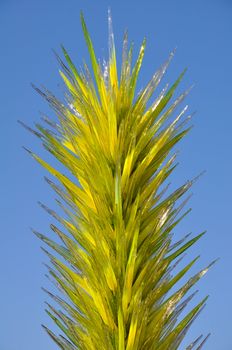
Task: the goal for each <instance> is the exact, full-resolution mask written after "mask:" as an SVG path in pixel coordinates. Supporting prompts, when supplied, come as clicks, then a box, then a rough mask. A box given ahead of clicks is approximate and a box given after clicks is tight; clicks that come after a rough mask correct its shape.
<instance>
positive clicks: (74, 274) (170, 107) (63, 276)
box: [31, 15, 209, 350]
mask: <svg viewBox="0 0 232 350" xmlns="http://www.w3.org/2000/svg"><path fill="white" fill-rule="evenodd" d="M81 22H82V27H83V32H84V37H85V40H86V43H87V47H88V50H89V54H90V59H91V64H92V71H93V75H94V79H92V77H91V74H90V71H89V69H88V68H87V65H84V71H83V72H78V70H77V69H76V68H75V66H74V64H73V63H72V61H71V58H70V57H69V55H68V53H67V52H66V50H65V49H64V48H63V53H64V56H65V59H66V61H67V65H66V64H65V63H64V62H63V61H62V60H61V59H60V58H58V59H59V62H60V64H61V67H62V71H61V72H60V74H61V76H62V78H63V80H64V82H65V84H66V86H67V89H68V95H67V96H66V103H65V104H63V103H61V102H59V101H58V100H57V99H56V98H55V97H54V96H53V95H52V94H51V93H50V92H49V91H47V90H43V91H41V90H39V89H37V88H36V89H37V90H38V91H39V92H40V93H41V94H42V95H43V96H44V97H45V98H46V100H47V101H48V102H49V104H50V105H51V106H52V107H53V109H54V110H55V112H56V114H57V116H58V119H59V123H58V124H56V123H54V122H51V120H49V119H48V118H47V117H46V118H44V120H45V122H47V123H48V124H49V125H50V126H51V127H54V128H55V129H56V132H53V131H51V129H49V130H47V129H46V128H45V127H43V126H41V125H36V126H37V131H34V133H36V135H37V136H39V137H40V138H41V140H42V142H43V145H44V147H45V148H46V149H47V150H48V151H49V152H50V153H51V154H52V155H54V156H55V157H56V158H57V159H58V160H59V161H60V162H61V163H62V165H64V166H65V168H66V169H68V170H69V172H70V173H71V174H72V177H68V176H67V175H64V174H62V173H61V172H60V171H58V170H56V169H54V168H53V167H52V166H51V165H49V164H48V163H46V162H45V161H44V160H42V159H41V158H39V157H38V156H37V155H35V154H33V153H31V154H32V155H33V157H34V158H35V159H36V160H37V161H38V162H39V163H40V164H42V166H44V167H45V168H46V169H47V170H48V171H49V172H50V173H51V174H52V175H53V176H55V177H56V178H57V179H58V181H59V182H60V183H61V185H62V187H59V186H58V185H56V184H55V183H53V182H52V181H51V180H48V179H47V181H48V183H49V184H50V185H51V187H52V188H53V189H54V190H55V191H56V193H57V194H58V195H59V196H60V197H61V198H62V200H63V201H62V203H63V204H61V203H60V205H61V207H62V208H63V210H64V212H65V218H61V217H59V216H58V215H57V214H56V213H54V212H53V211H52V210H50V209H48V208H47V207H46V206H44V205H42V206H43V207H44V208H45V209H47V211H48V212H49V213H50V214H52V215H53V216H54V217H55V218H56V219H57V220H58V221H59V223H60V224H62V225H63V227H64V229H65V232H63V231H62V230H61V229H60V228H58V227H56V226H55V225H51V229H52V230H53V231H54V232H55V233H56V234H57V235H58V237H59V238H60V239H61V241H62V242H63V243H62V244H61V245H60V244H58V243H57V242H56V241H53V240H51V239H50V238H47V237H46V236H44V235H42V234H40V233H38V232H36V234H37V235H38V236H39V238H41V239H42V240H43V241H44V242H45V243H46V244H47V245H48V246H50V247H51V248H53V249H54V251H55V252H57V253H58V254H59V255H60V256H61V257H62V258H61V259H60V258H59V257H58V256H57V255H52V254H51V253H49V252H47V254H48V256H49V258H50V261H51V264H52V266H53V268H52V267H48V268H49V273H50V275H51V276H52V278H53V279H54V281H55V283H56V285H57V286H58V287H59V289H60V290H61V291H62V292H63V293H64V294H65V297H64V299H61V298H60V296H55V295H53V294H52V293H50V292H48V293H49V295H50V296H51V297H52V298H53V299H54V300H55V301H56V302H57V303H58V304H60V306H61V307H62V309H63V311H61V310H57V309H55V308H54V307H53V306H51V305H49V304H48V310H47V313H48V314H49V316H50V317H51V318H52V319H53V320H54V322H55V323H56V324H57V325H58V327H59V328H60V329H61V331H62V333H63V335H60V336H59V337H58V336H56V335H55V334H54V333H53V332H52V331H51V330H49V329H47V328H46V327H45V329H46V330H47V332H48V334H49V335H50V336H51V337H52V339H53V340H54V341H55V343H56V344H57V345H58V347H59V348H61V349H65V350H74V349H81V350H115V349H117V350H140V349H141V350H142V349H143V350H174V349H178V348H179V345H180V343H181V342H182V340H183V338H184V336H185V334H186V332H187V330H188V328H189V327H190V325H191V324H192V322H193V320H194V319H195V318H196V316H197V315H198V314H199V312H200V311H201V310H202V308H203V307H204V305H205V302H206V299H207V298H204V299H203V300H202V301H201V302H200V303H198V304H197V305H196V306H195V307H194V308H193V309H191V311H188V312H187V314H186V313H185V316H184V317H182V318H180V317H179V315H180V314H181V313H182V311H183V310H184V309H185V307H186V306H187V304H188V303H189V301H190V300H191V299H192V297H193V296H194V295H195V292H193V293H192V294H190V295H189V294H187V293H188V292H189V290H190V289H191V288H192V287H193V286H194V285H195V283H196V282H197V281H198V280H199V279H200V278H201V277H202V276H203V275H204V274H205V273H206V272H207V270H208V268H209V267H207V268H206V269H203V270H202V271H200V272H199V273H197V274H196V275H194V276H193V277H192V278H190V279H189V280H188V282H186V283H184V285H180V284H179V280H180V279H181V278H182V277H183V276H184V275H185V274H186V273H187V272H188V270H189V269H190V268H191V267H192V265H193V264H194V263H195V262H196V260H197V259H198V258H195V259H194V260H193V261H191V262H190V263H188V265H187V266H185V267H184V268H183V269H181V270H180V271H179V272H177V273H176V274H173V269H174V268H175V267H176V265H177V263H178V262H179V261H180V258H181V256H182V254H183V253H184V252H185V251H186V250H187V249H188V248H189V247H190V246H192V245H193V244H194V243H195V242H197V241H198V239H199V238H200V237H201V236H202V235H203V233H201V234H199V235H197V236H196V237H194V238H192V239H190V240H188V238H187V236H186V237H184V238H183V239H181V240H180V241H178V242H176V243H173V240H172V231H173V229H174V228H175V227H176V225H177V224H178V223H179V222H180V221H181V220H182V219H183V218H184V217H185V216H186V214H187V213H188V212H189V210H187V211H186V212H184V213H183V214H181V215H179V213H180V211H181V210H182V209H183V207H184V205H185V203H186V199H184V200H182V201H181V203H179V202H178V201H179V200H180V199H181V198H182V197H183V196H184V194H185V193H186V192H187V191H188V189H189V188H190V187H191V185H192V184H193V182H194V180H193V181H188V182H186V183H185V184H184V185H183V186H181V187H180V188H178V189H177V190H175V191H174V192H173V193H171V194H167V192H166V189H167V187H165V185H164V183H165V180H166V179H167V178H168V177H169V175H170V174H171V173H172V172H173V170H174V169H175V164H174V163H175V155H173V156H171V157H170V156H169V155H170V152H171V151H172V150H173V147H174V146H175V145H176V144H177V143H178V142H179V141H180V140H181V139H182V138H183V137H184V136H185V135H186V134H187V132H188V131H189V129H190V127H186V126H185V125H186V122H187V121H188V119H189V118H188V117H187V118H185V117H184V120H183V121H182V120H181V121H180V119H181V118H182V116H183V115H184V113H185V111H186V109H187V107H185V108H184V109H183V110H182V111H181V113H180V114H179V115H178V116H177V117H176V118H175V119H174V121H171V122H169V120H170V117H171V116H172V115H173V112H174V111H175V109H176V108H177V107H178V106H179V105H180V103H181V102H182V101H183V100H184V98H185V96H186V95H187V93H188V92H187V91H186V92H184V93H182V94H181V95H180V96H179V97H178V98H177V99H175V100H174V101H173V102H172V103H171V104H169V102H170V100H171V98H172V97H173V94H174V92H175V91H176V88H177V86H178V84H179V83H180V81H181V79H182V77H183V75H184V72H183V73H182V74H181V75H180V76H179V78H178V79H177V80H176V82H175V83H174V84H173V85H172V86H171V87H170V88H168V87H165V88H164V89H163V90H162V91H161V93H160V94H159V95H158V97H157V98H156V99H155V101H154V102H152V103H149V101H150V98H151V97H152V95H153V93H154V91H156V89H157V86H158V84H159V83H160V80H161V78H162V77H163V75H164V73H165V72H166V69H167V67H168V65H169V62H170V60H171V58H172V56H173V54H171V55H170V57H169V59H168V60H167V62H165V63H164V64H163V65H162V66H161V68H160V69H159V70H158V71H157V72H156V73H155V74H154V75H153V77H152V78H151V80H150V81H149V83H148V85H147V86H146V87H145V88H144V89H143V90H142V91H141V92H140V93H139V95H138V96H135V91H136V82H137V77H138V74H139V71H140V67H141V64H142V60H143V56H144V49H145V40H144V41H143V43H142V46H141V49H140V52H139V55H138V58H137V61H136V63H135V65H134V67H131V66H132V63H131V62H132V46H131V47H128V39H127V33H125V36H124V41H123V55H122V65H121V72H120V76H119V78H118V72H117V64H116V53H115V46H114V39H113V32H112V24H111V16H110V15H109V62H108V63H107V64H105V67H104V69H103V68H102V67H101V65H100V64H99V63H98V61H97V58H96V56H95V52H94V48H93V44H92V41H91V39H90V36H89V33H88V31H87V28H86V24H85V21H84V18H83V16H82V15H81ZM148 103H149V105H148ZM165 193H166V194H165ZM183 198H184V197H183ZM177 202H178V203H177ZM64 204H65V205H64ZM176 285H177V288H176V289H175V292H172V287H173V286H176ZM206 338H207V337H206ZM206 338H205V339H203V338H202V336H200V337H198V339H196V340H195V341H194V342H193V343H192V344H191V345H189V347H188V348H187V349H188V350H190V349H200V348H201V347H202V345H203V344H204V343H205V340H206Z"/></svg>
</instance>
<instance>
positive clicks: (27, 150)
mask: <svg viewBox="0 0 232 350" xmlns="http://www.w3.org/2000/svg"><path fill="white" fill-rule="evenodd" d="M22 148H23V149H24V151H26V152H27V153H29V154H30V155H31V156H32V157H34V154H33V152H32V151H30V150H29V149H28V148H26V147H25V146H22Z"/></svg>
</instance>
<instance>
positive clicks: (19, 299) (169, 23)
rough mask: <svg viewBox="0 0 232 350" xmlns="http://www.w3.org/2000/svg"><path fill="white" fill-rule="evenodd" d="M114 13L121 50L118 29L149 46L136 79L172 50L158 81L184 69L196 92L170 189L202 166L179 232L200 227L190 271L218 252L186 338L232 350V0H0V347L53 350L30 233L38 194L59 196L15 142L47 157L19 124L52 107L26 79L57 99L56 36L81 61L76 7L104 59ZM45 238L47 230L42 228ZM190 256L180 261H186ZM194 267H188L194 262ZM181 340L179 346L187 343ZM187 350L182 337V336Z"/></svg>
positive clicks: (42, 221)
mask: <svg viewBox="0 0 232 350" xmlns="http://www.w3.org/2000/svg"><path fill="white" fill-rule="evenodd" d="M108 6H110V7H111V9H112V14H113V24H114V33H115V39H116V46H117V49H118V50H120V49H121V42H122V34H123V31H124V29H125V28H128V30H129V37H130V39H131V40H133V41H134V42H135V48H136V49H137V50H138V47H139V44H140V43H141V41H142V39H143V36H146V37H147V41H148V44H147V52H146V57H145V60H144V65H143V68H142V72H141V76H140V79H139V84H140V86H141V87H142V86H144V85H145V83H146V82H147V80H148V79H149V77H150V76H151V74H152V73H153V72H154V71H155V70H156V69H157V68H158V67H159V65H160V64H161V63H162V62H163V61H164V60H165V59H166V57H167V56H168V54H169V52H170V51H171V50H172V49H173V48H174V47H177V52H176V55H175V59H174V61H173V62H172V64H171V66H170V68H169V71H168V73H167V75H166V77H165V81H170V82H173V81H174V79H175V78H176V77H177V76H178V74H179V73H180V72H181V70H182V69H183V68H184V67H186V66H187V67H188V68H189V69H188V72H187V74H186V77H185V80H184V82H183V84H182V86H181V87H180V89H179V92H180V91H182V90H183V89H184V88H186V87H187V86H189V85H191V84H192V83H194V84H195V88H194V89H193V90H192V92H191V94H190V96H189V97H188V99H187V100H188V101H187V103H188V104H189V105H190V109H191V110H192V111H194V110H196V111H197V114H196V116H195V117H194V121H193V124H194V126H195V127H194V128H193V130H192V131H191V133H190V134H189V136H188V137H187V138H186V139H185V140H184V141H183V142H182V143H181V145H180V146H179V149H180V156H179V161H180V165H179V167H178V169H177V171H176V174H175V175H174V176H173V188H174V187H176V186H178V185H179V184H181V183H182V182H183V181H185V180H186V179H189V178H191V177H193V176H195V175H197V174H198V173H199V172H200V171H202V170H206V171H207V172H206V174H205V175H204V177H203V178H201V180H200V181H199V182H198V183H197V184H196V185H195V186H194V188H193V192H194V196H193V198H192V199H191V207H192V208H193V211H192V213H191V215H190V216H189V217H188V218H187V219H186V220H185V222H184V223H183V224H181V225H180V228H179V229H178V230H179V231H178V232H177V234H178V235H180V236H181V234H184V233H186V232H189V231H193V232H194V233H199V232H201V231H202V230H204V229H207V231H208V234H207V235H206V236H205V237H204V238H202V240H201V241H200V242H199V243H198V244H197V245H196V246H194V248H192V250H191V252H190V254H189V257H191V256H192V255H193V256H196V255H198V254H199V253H200V254H201V260H200V261H199V263H198V265H197V266H196V269H200V268H201V267H203V266H205V265H206V264H208V263H209V262H210V261H211V260H213V259H214V258H217V257H221V260H220V262H219V263H218V264H217V265H216V266H215V267H214V268H213V269H212V270H211V271H210V272H209V273H208V275H207V276H206V277H204V279H203V280H202V281H201V282H200V283H199V289H200V292H199V298H200V297H202V296H205V295H207V294H210V299H209V301H208V305H207V308H206V309H205V310H204V311H203V313H202V314H201V316H200V317H199V318H198V320H197V321H196V322H195V323H194V325H193V327H192V329H191V331H190V332H189V335H188V337H187V339H186V341H190V340H192V339H193V338H194V337H195V336H196V335H197V334H199V333H201V332H203V333H205V334H206V333H208V332H209V331H210V332H211V333H212V336H211V338H210V340H209V341H208V343H207V345H206V346H205V349H206V350H207V349H208V350H209V349H210V350H218V349H222V350H230V349H232V333H231V326H230V324H231V317H230V316H231V312H232V298H231V289H232V281H231V261H232V255H231V246H232V230H231V209H232V208H231V195H232V193H231V192H232V191H231V171H232V157H231V150H232V138H231V128H232V111H231V101H232V88H231V81H232V69H231V62H232V45H231V35H232V2H231V1H230V0H204V1H202V0H194V1H192V0H189V1H184V0H143V1H138V0H133V1H132V0H117V1H110V0H107V1H106V0H101V1H88V0H86V1H79V0H56V1H55V0H49V1H47V0H40V1H36V0H34V1H31V0H17V1H16V0H0V29H1V30H0V43H1V54H0V72H1V85H0V96H1V112H0V113H1V138H0V143H1V148H0V149H1V173H0V178H1V187H0V193H1V203H0V207H1V210H0V216H1V220H0V232H1V254H0V260H1V263H0V273H1V298H0V310H1V316H0V329H1V337H0V349H1V350H29V349H33V350H41V349H46V350H52V349H55V348H56V347H55V345H54V344H53V343H52V341H51V340H50V339H49V338H48V336H47V335H46V334H45V332H44V331H43V330H42V328H41V326H40V324H41V323H45V324H46V325H48V326H51V328H53V329H55V328H54V326H53V324H52V323H51V321H50V320H49V319H48V317H47V316H46V314H45V312H44V310H43V309H44V304H43V303H44V301H45V300H46V299H47V296H46V295H45V294H44V293H43V292H42V290H41V286H46V287H49V286H50V284H49V282H48V281H47V279H46V278H45V277H44V273H45V272H46V269H45V267H44V266H43V265H42V262H43V261H46V258H45V257H44V255H43V253H42V252H41V250H40V248H39V247H40V242H39V241H38V240H37V239H36V238H35V237H34V236H33V234H32V233H31V231H30V230H29V227H30V226H33V227H34V228H36V229H38V230H40V231H41V232H44V233H46V232H48V231H49V223H50V218H49V217H48V216H47V214H46V213H44V212H43V211H42V210H41V209H40V208H39V206H38V205H37V201H38V200H40V201H42V202H44V203H46V204H48V205H49V206H51V207H53V208H55V203H54V197H55V195H54V194H53V193H52V192H51V191H50V189H49V188H48V186H47V185H46V183H45V182H44V180H43V176H44V175H45V174H46V173H45V171H44V170H43V169H41V168H40V167H39V166H38V165H37V164H35V163H34V162H33V161H32V159H31V158H30V157H28V155H27V154H26V153H25V152H24V151H23V150H22V147H21V146H22V145H25V146H27V147H29V148H31V149H33V151H35V152H37V153H39V154H40V155H42V156H44V157H46V159H50V158H49V157H48V155H46V153H45V152H44V151H43V150H42V149H41V146H40V144H39V142H38V140H36V139H35V138H34V137H33V136H32V135H30V134H29V133H27V132H25V130H23V129H22V128H21V127H20V126H19V125H18V124H17V120H18V119H20V120H23V121H24V122H26V123H27V124H29V125H33V123H34V122H37V121H39V118H40V115H39V112H40V111H42V112H45V113H51V112H50V111H49V109H48V107H47V105H46V104H45V102H44V101H43V100H41V98H40V97H39V96H38V95H37V94H36V93H35V92H34V91H33V89H32V88H31V86H30V83H31V82H33V83H35V84H37V85H40V84H42V85H45V86H46V87H48V88H49V89H51V90H52V91H54V92H55V93H56V94H57V95H58V96H61V94H62V91H63V85H62V83H61V79H60V77H59V75H58V66H57V63H56V60H55V58H54V55H53V53H52V49H55V50H57V51H58V52H60V44H61V43H62V44H64V45H65V47H66V48H67V49H68V51H69V52H70V54H71V56H72V57H73V59H74V61H75V62H76V64H77V66H78V67H79V66H80V65H81V64H82V59H83V58H85V59H86V58H87V51H86V48H85V45H84V40H83V37H82V33H81V26H80V21H79V13H80V10H81V9H82V10H83V11H84V14H85V18H86V21H87V24H88V27H89V30H90V32H91V34H92V37H93V40H94V43H95V47H96V52H97V56H98V57H101V58H102V57H104V56H105V57H106V55H107V8H108ZM49 234H50V233H49ZM188 259H189V258H186V260H185V261H186V262H187V261H189V260H188ZM193 272H194V269H193ZM185 344H186V343H185ZM183 349H184V344H183Z"/></svg>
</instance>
